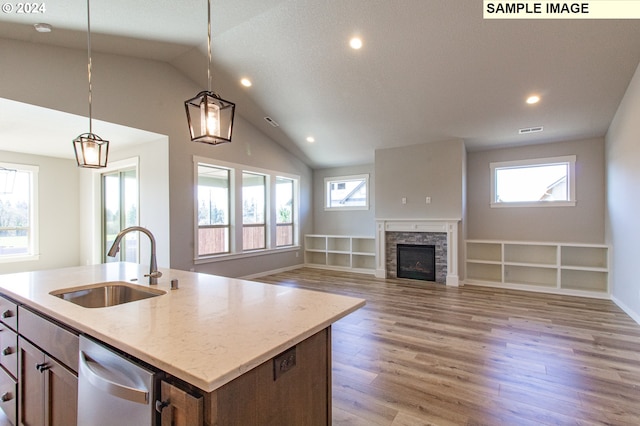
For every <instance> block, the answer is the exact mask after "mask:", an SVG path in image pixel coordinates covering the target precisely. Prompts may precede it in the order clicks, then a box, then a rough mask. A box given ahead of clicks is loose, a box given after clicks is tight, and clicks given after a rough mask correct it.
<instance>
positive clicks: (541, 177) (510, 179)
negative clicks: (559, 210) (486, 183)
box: [490, 155, 576, 207]
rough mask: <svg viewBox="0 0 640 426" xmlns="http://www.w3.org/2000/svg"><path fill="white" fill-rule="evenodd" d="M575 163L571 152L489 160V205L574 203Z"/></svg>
mask: <svg viewBox="0 0 640 426" xmlns="http://www.w3.org/2000/svg"><path fill="white" fill-rule="evenodd" d="M575 162H576V157H575V155H573V156H565V157H554V158H539V159H532V160H522V161H505V162H499V163H491V164H490V167H491V206H492V207H541V206H575V204H576V199H575Z"/></svg>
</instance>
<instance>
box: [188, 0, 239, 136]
mask: <svg viewBox="0 0 640 426" xmlns="http://www.w3.org/2000/svg"><path fill="white" fill-rule="evenodd" d="M207 16H208V19H207V20H208V24H209V25H208V27H207V48H208V50H209V63H208V65H207V82H208V87H209V89H208V90H205V91H202V92H200V93H198V94H197V95H196V96H195V97H194V98H191V99H189V100H186V101H185V102H184V108H185V110H186V112H187V122H188V124H189V133H190V136H191V140H192V141H193V142H204V143H208V144H211V145H218V144H221V143H226V142H231V134H232V132H233V118H234V114H235V110H236V104H234V103H233V102H229V101H226V100H224V99H222V98H221V97H220V96H218V94H216V93H213V92H212V91H211V0H207Z"/></svg>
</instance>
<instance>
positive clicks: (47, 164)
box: [0, 141, 80, 274]
mask: <svg viewBox="0 0 640 426" xmlns="http://www.w3.org/2000/svg"><path fill="white" fill-rule="evenodd" d="M69 148H70V149H71V141H69ZM0 158H2V161H3V162H8V163H18V164H28V165H33V166H38V167H39V170H38V212H39V215H38V222H39V223H38V225H39V236H40V238H39V240H40V241H39V248H40V258H39V259H38V260H33V261H28V262H16V263H0V274H7V273H13V272H24V271H36V270H40V269H51V268H61V267H65V266H76V265H77V264H78V259H79V258H80V254H79V253H80V249H79V245H78V242H79V241H80V228H79V227H78V222H79V220H80V214H79V208H78V206H79V200H80V194H79V191H78V167H77V166H76V161H75V160H63V159H60V158H52V157H43V156H38V155H26V154H19V153H15V152H7V151H0Z"/></svg>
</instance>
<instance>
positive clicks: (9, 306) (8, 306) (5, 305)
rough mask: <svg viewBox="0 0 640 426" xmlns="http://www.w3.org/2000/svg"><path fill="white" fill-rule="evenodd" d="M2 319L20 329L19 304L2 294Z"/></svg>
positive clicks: (0, 299) (0, 318)
mask: <svg viewBox="0 0 640 426" xmlns="http://www.w3.org/2000/svg"><path fill="white" fill-rule="evenodd" d="M0 321H2V322H3V323H5V324H6V325H8V326H9V327H11V328H12V329H13V330H14V331H16V330H18V305H16V304H15V303H13V302H12V301H11V300H9V299H7V298H6V297H4V296H0Z"/></svg>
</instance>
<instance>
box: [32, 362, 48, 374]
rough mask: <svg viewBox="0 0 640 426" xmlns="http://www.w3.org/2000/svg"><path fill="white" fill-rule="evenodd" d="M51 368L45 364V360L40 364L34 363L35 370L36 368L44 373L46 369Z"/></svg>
mask: <svg viewBox="0 0 640 426" xmlns="http://www.w3.org/2000/svg"><path fill="white" fill-rule="evenodd" d="M50 368H51V366H50V365H47V363H46V362H43V363H42V364H36V370H38V371H39V372H41V373H44V372H45V371H46V370H49V369H50Z"/></svg>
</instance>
